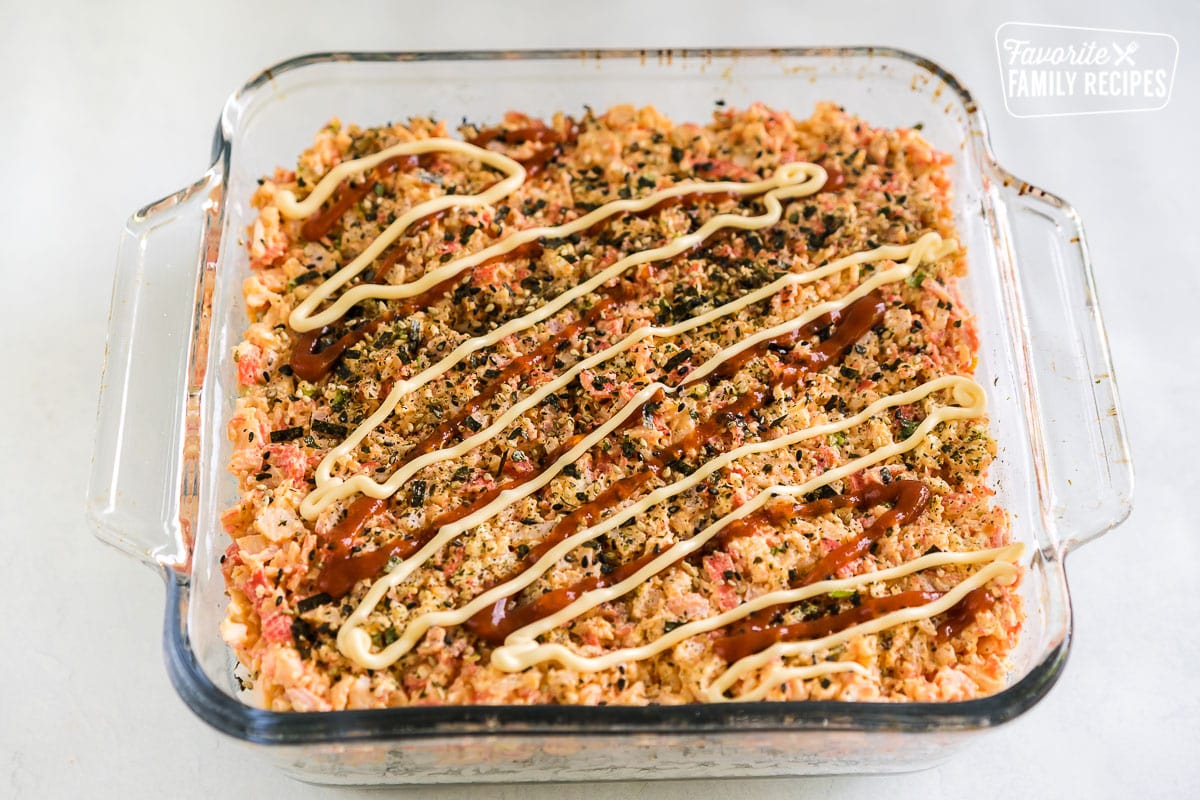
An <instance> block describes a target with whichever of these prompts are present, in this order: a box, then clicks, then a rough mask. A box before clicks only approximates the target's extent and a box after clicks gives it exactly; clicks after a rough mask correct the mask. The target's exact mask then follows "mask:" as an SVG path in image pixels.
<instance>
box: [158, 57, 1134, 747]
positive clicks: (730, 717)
mask: <svg viewBox="0 0 1200 800" xmlns="http://www.w3.org/2000/svg"><path fill="white" fill-rule="evenodd" d="M651 55H654V56H660V57H670V56H672V55H675V56H680V57H692V56H694V57H699V58H707V57H712V58H733V57H745V58H758V59H761V58H785V57H794V58H818V57H819V58H863V57H880V58H886V59H894V60H899V61H904V62H908V63H909V64H910V65H912V66H915V67H917V68H920V69H922V70H924V71H925V72H927V73H929V75H930V77H932V78H935V79H938V80H940V81H941V82H942V84H943V85H944V87H945V88H946V89H949V90H951V91H952V92H954V93H955V95H956V96H957V98H958V100H959V101H960V102H961V104H962V109H963V112H964V114H965V115H966V118H965V120H964V126H965V127H966V128H967V129H968V130H969V131H970V132H971V133H972V134H974V135H975V138H976V139H977V140H978V141H977V143H976V144H975V145H974V146H973V148H972V149H974V152H975V154H977V156H978V157H979V158H980V159H981V161H982V163H981V166H986V167H987V168H988V169H990V170H992V171H993V172H994V174H995V175H997V176H1000V177H1001V178H1003V179H1005V181H1006V182H1008V181H1010V180H1011V182H1013V183H1016V184H1019V185H1020V186H1021V187H1022V191H1026V190H1033V191H1036V192H1038V194H1039V195H1040V196H1042V197H1043V198H1044V199H1046V200H1048V201H1050V202H1052V203H1054V204H1055V205H1057V206H1059V207H1060V208H1061V209H1063V210H1064V211H1066V212H1068V213H1070V214H1074V210H1073V209H1072V208H1071V206H1070V205H1069V204H1068V203H1066V202H1065V201H1063V200H1061V198H1058V197H1056V196H1055V195H1053V194H1051V193H1049V192H1045V191H1043V190H1041V189H1036V188H1035V187H1033V186H1032V185H1030V184H1028V183H1026V182H1024V181H1019V180H1017V179H1016V178H1015V177H1013V176H1012V175H1011V174H1010V173H1008V172H1007V170H1005V169H1004V168H1003V167H1002V166H1001V165H1000V164H999V163H998V162H997V160H996V158H995V154H994V153H993V151H992V147H991V141H990V138H989V135H988V130H987V126H986V123H985V121H984V119H983V116H982V114H981V112H980V110H979V108H978V106H977V105H976V103H975V101H974V99H973V98H972V96H971V94H970V92H969V91H968V90H967V89H966V88H965V87H964V86H963V85H962V84H961V83H960V82H959V81H958V80H957V78H955V77H954V75H953V74H951V73H950V72H948V71H947V70H945V69H944V68H942V67H941V66H939V65H938V64H937V63H935V62H933V61H931V60H930V59H927V58H925V57H923V56H919V55H917V54H915V53H911V52H909V51H906V50H903V49H898V48H893V47H879V46H868V45H864V46H820V47H770V48H726V47H702V48H599V49H596V48H587V49H578V48H567V49H533V50H446V51H328V52H314V53H307V54H303V55H299V56H296V57H293V58H290V59H287V60H284V61H281V62H279V63H277V64H274V65H272V66H270V67H267V68H266V69H264V70H262V71H261V72H260V73H259V74H257V75H256V76H254V77H253V78H251V79H250V80H249V81H247V82H246V83H245V84H243V86H242V87H241V88H239V89H238V90H237V91H236V92H234V93H233V94H232V95H231V96H230V97H229V98H228V100H227V101H226V103H225V105H224V107H223V109H222V112H221V116H220V119H219V121H218V124H217V127H216V131H215V135H214V139H213V148H212V159H211V163H212V165H213V166H218V165H223V166H226V167H227V166H228V164H229V160H230V158H231V153H232V148H233V139H234V137H235V135H236V133H237V125H238V121H239V114H238V112H239V110H240V108H241V105H242V103H243V102H244V101H245V100H246V99H247V98H248V97H249V96H250V95H251V94H252V93H253V92H255V91H256V90H258V89H259V88H260V87H262V86H264V85H266V84H269V83H270V82H272V81H273V80H274V79H275V78H277V77H278V76H280V75H282V74H284V73H287V72H292V71H295V70H299V69H302V68H304V67H308V66H313V65H319V64H329V63H364V62H365V63H371V62H377V63H393V62H421V61H429V62H434V61H489V60H490V61H495V60H563V59H572V60H575V59H580V58H593V59H603V58H612V59H629V58H643V59H644V58H647V57H649V56H651ZM976 148H977V149H976ZM210 169H211V167H210ZM228 175H229V171H228V169H224V170H222V176H221V184H222V186H223V185H224V184H225V182H226V181H227V180H228ZM222 194H223V193H222ZM172 199H173V198H167V199H166V200H163V201H159V202H157V203H152V204H150V205H149V206H147V207H146V208H145V209H143V210H142V211H141V212H139V214H146V213H148V212H150V211H151V210H152V209H154V208H156V207H159V206H161V205H162V204H163V203H169V202H171V200H172ZM221 206H222V211H221V214H220V216H221V217H222V218H223V216H224V211H223V208H224V199H222V201H221ZM209 236H210V237H215V240H216V243H217V244H219V243H220V240H221V238H222V226H221V225H220V224H218V225H216V226H214V229H212V230H210V231H209ZM1117 524H1119V521H1118V523H1117ZM1063 556H1065V548H1063V549H1061V550H1059V552H1058V553H1057V558H1058V559H1059V565H1058V567H1057V569H1058V570H1060V571H1061V570H1062V562H1061V559H1062V557H1063ZM190 560H191V559H190V557H189V558H188V559H187V564H188V566H190ZM162 572H163V576H164V580H165V583H166V591H167V598H166V600H167V602H166V606H167V608H166V611H167V613H166V615H165V620H164V630H163V638H164V642H163V644H164V655H165V659H166V662H167V668H168V674H169V676H170V679H171V681H172V683H173V684H174V686H175V689H176V691H177V692H178V693H179V695H180V697H181V699H183V700H184V702H185V703H186V704H187V705H188V706H189V707H190V708H191V709H192V710H193V711H194V712H195V713H196V714H197V715H198V716H199V717H200V718H201V719H203V720H204V721H205V722H207V723H208V724H209V725H211V726H212V727H214V728H216V729H217V730H220V731H221V732H223V733H226V734H228V735H230V736H233V737H235V738H238V739H241V740H244V741H247V742H251V743H256V744H268V745H307V744H322V743H348V742H363V741H371V742H374V741H386V740H397V739H409V738H422V739H428V738H437V737H443V736H489V737H491V736H522V735H524V736H529V735H544V734H555V735H566V734H584V735H611V734H622V733H644V734H656V733H658V734H673V735H682V734H701V733H717V734H739V733H755V732H764V731H773V730H779V731H782V730H786V731H791V732H802V731H817V730H822V731H852V732H864V733H865V732H872V731H892V732H905V733H948V732H966V731H973V730H978V729H981V728H988V727H993V726H995V725H999V724H1002V723H1004V722H1008V721H1010V720H1012V719H1015V718H1016V717H1018V716H1020V715H1021V714H1023V713H1024V712H1025V711H1027V710H1028V709H1029V708H1031V707H1032V706H1033V705H1035V704H1036V703H1037V702H1038V701H1039V700H1040V699H1041V698H1042V697H1043V696H1045V694H1046V693H1047V692H1048V691H1049V690H1050V688H1051V687H1052V686H1053V685H1054V683H1055V682H1056V681H1057V680H1058V678H1059V677H1060V676H1061V673H1062V670H1063V667H1064V666H1065V663H1066V659H1067V655H1068V652H1069V649H1070V640H1071V636H1072V627H1073V620H1072V615H1071V609H1070V603H1069V593H1066V592H1064V594H1065V597H1066V600H1067V604H1066V614H1067V620H1066V623H1067V624H1066V626H1065V630H1064V634H1063V636H1062V639H1061V640H1060V641H1058V642H1057V643H1056V644H1055V645H1054V646H1053V647H1051V648H1049V650H1048V652H1047V653H1046V654H1045V656H1044V657H1043V658H1042V659H1041V660H1040V661H1039V662H1038V663H1037V664H1035V665H1034V666H1033V667H1032V668H1031V669H1030V670H1029V671H1028V672H1027V673H1026V674H1025V675H1024V676H1022V677H1021V678H1020V679H1019V680H1018V681H1016V682H1015V683H1013V684H1012V685H1010V686H1007V687H1006V688H1005V689H1003V690H1001V691H1000V692H997V693H996V694H993V695H989V696H987V697H983V698H978V699H974V700H966V701H953V702H936V703H935V702H911V703H883V702H842V701H790V702H787V701H784V702H733V703H722V704H703V703H697V704H688V705H678V706H663V705H651V706H618V705H609V706H571V705H495V706H492V705H475V706H460V705H445V706H414V707H400V708H387V709H368V710H344V711H318V712H294V711H289V712H279V711H270V710H266V709H260V708H254V707H252V706H249V705H246V704H245V703H243V702H241V701H240V700H239V699H237V698H236V697H233V696H231V695H229V694H228V693H226V692H224V691H222V690H221V689H220V688H219V687H218V686H216V685H215V683H214V682H213V681H212V680H211V679H210V678H209V676H208V675H207V674H206V673H205V671H204V669H203V668H202V667H201V665H200V664H199V661H198V659H197V658H196V655H195V653H194V651H193V650H192V648H191V644H190V640H189V637H188V632H187V606H188V598H189V588H190V587H189V577H188V574H187V572H188V570H186V569H184V570H181V569H178V568H176V569H171V568H166V567H164V568H163V570H162ZM1062 579H1063V580H1064V581H1065V577H1064V578H1062ZM1064 589H1065V586H1064Z"/></svg>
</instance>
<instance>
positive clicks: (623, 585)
mask: <svg viewBox="0 0 1200 800" xmlns="http://www.w3.org/2000/svg"><path fill="white" fill-rule="evenodd" d="M941 390H949V391H950V392H951V393H952V396H953V397H954V399H955V401H956V402H959V403H961V405H958V406H940V407H938V408H935V409H934V410H933V411H932V412H931V413H930V414H929V415H928V416H927V417H926V418H925V419H924V420H923V421H922V422H921V424H920V425H919V426H918V427H917V429H916V430H915V431H914V432H913V433H912V434H911V435H910V436H909V437H908V438H907V439H904V440H902V441H900V442H893V443H892V444H890V445H887V446H885V447H882V448H879V449H877V450H875V451H873V452H872V453H869V454H867V455H865V456H860V457H859V458H856V459H854V460H852V461H849V462H847V463H846V464H843V465H842V466H840V467H836V468H834V469H831V470H828V471H827V472H825V473H823V474H822V475H820V476H818V477H816V478H813V479H811V480H809V481H806V482H805V483H802V484H799V485H797V486H773V487H771V488H769V489H767V490H765V491H763V492H760V493H759V494H758V495H756V496H755V497H754V498H752V499H751V500H750V501H748V502H747V503H745V504H744V505H742V506H741V507H740V508H738V509H737V510H735V511H733V512H731V513H729V514H727V515H726V516H724V517H722V518H721V519H719V520H717V521H716V522H714V523H712V524H711V525H709V526H708V527H707V528H705V529H704V530H703V531H701V532H700V533H698V534H696V535H695V536H693V537H692V538H690V539H687V540H684V541H682V542H678V543H676V544H675V545H673V546H672V547H670V548H668V549H667V550H665V551H664V552H663V553H662V554H660V555H659V556H658V557H657V558H656V559H655V560H653V561H651V562H650V563H649V564H647V565H646V566H645V567H643V568H642V569H641V570H639V571H638V572H637V573H636V574H635V575H633V576H631V577H630V578H628V579H626V580H624V581H621V582H620V583H617V584H614V585H613V586H610V587H605V588H603V589H596V590H593V591H591V592H586V593H585V594H583V595H582V596H580V597H579V598H578V599H577V600H576V601H575V602H573V603H571V604H570V605H568V606H566V607H564V608H562V609H560V610H559V611H557V612H556V613H554V614H552V615H550V616H547V617H545V618H543V619H541V620H538V621H537V622H534V623H532V624H531V625H528V626H526V627H524V628H521V629H520V630H518V631H514V632H513V633H512V634H511V635H510V636H509V637H508V638H507V639H506V640H505V644H504V646H503V647H500V648H497V649H496V650H495V651H493V654H492V663H493V664H495V665H496V666H497V667H498V668H500V669H505V670H520V669H524V668H525V667H526V666H529V665H532V664H534V663H537V661H538V660H540V659H539V658H538V654H539V653H540V652H543V651H539V650H538V648H539V647H545V646H546V645H539V644H537V642H536V641H535V640H536V637H538V636H540V635H541V634H543V633H545V632H546V631H548V630H550V629H552V628H555V627H558V626H559V625H561V624H564V623H565V622H568V621H569V620H571V619H573V618H574V617H576V616H578V615H580V614H582V613H583V612H585V611H587V610H589V609H591V608H594V607H595V606H597V605H600V604H601V603H605V602H608V601H609V600H613V599H616V598H617V597H620V596H621V595H623V594H626V593H627V592H629V591H632V590H633V589H634V588H636V587H637V586H638V585H640V584H641V583H643V582H644V581H646V580H648V579H649V578H651V577H652V576H654V575H655V574H657V573H658V572H661V571H662V570H664V569H666V568H667V567H668V566H670V565H671V564H673V563H674V562H675V561H678V560H679V559H681V558H683V557H684V556H686V555H688V554H690V553H693V552H695V551H696V550H698V549H699V548H701V547H703V546H704V544H705V543H706V542H708V540H709V539H711V538H712V537H714V536H716V535H717V533H719V532H720V531H721V530H722V529H723V528H724V527H725V526H727V525H729V524H730V523H732V522H734V521H735V520H738V519H741V518H742V517H744V516H747V515H748V514H751V513H753V512H754V511H757V510H758V509H759V508H761V507H762V506H763V505H765V504H766V502H767V501H768V500H770V499H771V498H772V497H774V496H779V495H787V496H797V495H802V494H806V493H807V492H811V491H813V490H814V489H816V488H818V487H820V486H824V485H826V484H829V483H832V482H833V481H835V480H838V479H840V478H844V477H846V476H847V475H850V474H852V473H854V472H857V471H858V470H861V469H865V468H867V467H869V466H871V465H873V464H876V463H878V462H880V461H883V460H885V459H888V458H891V457H893V456H896V455H899V454H901V453H904V452H907V451H908V450H911V449H912V448H913V447H916V446H917V444H919V443H920V442H921V441H922V440H923V439H924V437H925V436H926V435H927V434H928V433H929V431H931V430H932V429H933V428H934V427H935V426H936V425H938V424H940V423H941V422H942V421H944V420H950V419H964V418H971V417H976V416H979V415H980V414H982V413H983V408H984V397H983V391H982V390H981V389H980V388H979V386H978V385H977V384H976V383H974V382H973V381H970V380H968V379H966V378H962V377H958V376H944V377H941V378H936V379H934V380H932V381H928V382H926V383H924V384H922V385H921V386H918V387H916V388H914V389H910V390H909V391H907V392H902V393H900V394H895V395H889V396H887V397H883V398H880V399H879V400H876V401H875V402H874V403H872V404H871V405H869V406H867V407H866V408H864V409H863V410H862V411H860V412H859V413H858V414H855V415H853V416H850V417H846V418H844V419H841V420H837V421H835V422H830V423H826V424H824V425H817V426H813V427H811V428H807V429H805V430H801V431H797V432H795V433H792V434H788V435H787V436H781V437H779V438H778V439H768V440H765V441H759V442H752V443H750V444H745V445H742V446H741V447H738V448H736V449H734V450H730V451H728V452H726V453H723V454H721V455H720V456H717V457H716V458H714V459H712V460H710V461H708V462H706V463H705V464H703V465H702V466H701V467H700V468H699V469H697V470H696V471H695V472H693V473H692V474H691V475H688V476H686V477H684V478H682V479H681V480H678V481H675V482H674V483H671V484H668V485H666V486H662V487H659V488H658V489H655V490H654V491H653V492H650V493H649V494H647V495H646V496H645V497H643V498H641V499H640V500H638V501H637V502H636V503H633V504H631V505H629V506H626V507H625V508H624V509H622V510H620V511H618V512H617V513H615V514H613V515H611V516H609V517H607V518H606V519H604V520H603V521H601V522H599V523H597V524H596V525H593V526H590V527H587V528H584V529H583V530H581V531H579V532H577V533H575V534H574V535H572V536H570V537H568V538H566V539H564V540H563V541H561V542H559V543H558V544H557V545H555V546H554V547H553V548H551V549H550V550H548V551H547V552H546V553H545V554H544V555H543V556H542V558H540V559H539V560H538V561H537V563H536V564H534V565H533V566H532V567H530V568H529V569H527V570H525V571H524V572H522V573H521V574H520V575H518V576H517V577H515V578H513V579H512V580H510V581H507V582H505V583H503V584H501V585H499V586H496V587H493V588H492V589H489V590H488V591H487V592H484V593H483V594H481V595H479V596H478V597H477V598H475V599H474V600H472V601H471V602H470V603H468V604H467V605H465V606H463V607H461V608H458V609H452V610H447V611H436V612H429V613H426V614H422V615H420V616H418V617H415V618H414V619H412V620H410V621H409V623H408V625H406V626H405V629H404V631H402V632H401V634H400V637H399V638H398V639H397V640H396V641H395V642H392V643H391V644H390V645H388V646H387V647H385V648H384V649H383V650H381V651H379V652H378V653H373V652H371V638H370V636H369V635H368V634H367V632H366V631H364V630H363V629H362V627H361V626H362V624H363V623H365V622H366V620H367V617H368V616H369V615H370V613H371V612H372V611H373V610H374V609H375V607H376V606H377V605H378V603H379V602H380V600H382V598H383V596H384V594H386V593H387V592H388V590H389V589H391V588H392V587H394V586H396V585H398V584H399V583H401V582H402V581H403V580H405V579H406V578H407V577H408V576H409V575H411V574H412V572H413V571H415V570H416V568H417V567H419V566H420V564H421V563H423V562H424V560H425V559H427V558H429V556H431V555H432V554H433V552H434V549H433V548H432V545H433V544H434V543H435V542H436V543H438V547H440V546H441V545H442V544H444V543H445V542H448V541H449V540H450V539H451V538H452V537H453V536H456V535H457V534H458V533H459V532H461V530H466V527H461V530H460V526H461V525H462V523H461V522H459V523H455V524H453V525H449V526H446V527H443V528H442V529H441V530H440V531H439V532H438V535H437V536H436V537H435V539H434V540H431V542H430V543H429V545H426V547H425V548H422V549H421V551H420V552H418V553H417V554H415V555H414V556H413V557H412V558H411V559H409V560H407V561H403V562H401V563H400V564H399V565H398V566H397V567H396V568H395V569H394V570H393V571H392V572H390V573H388V574H387V575H385V576H383V577H382V578H380V579H379V580H378V581H376V582H375V584H374V585H372V586H371V588H370V590H368V592H367V594H366V596H365V597H364V598H363V600H362V602H361V603H360V604H359V605H358V607H357V608H356V609H355V610H354V611H353V612H352V613H351V614H350V616H349V617H348V618H347V619H346V621H345V623H343V625H342V627H341V629H340V630H339V631H338V639H337V641H338V648H339V649H340V650H341V652H342V654H343V655H345V656H346V657H347V658H350V659H351V660H353V661H355V662H356V663H358V664H359V665H361V666H364V667H368V668H370V669H382V668H384V667H386V666H388V665H390V664H392V663H394V662H395V661H396V659H398V658H400V657H401V656H402V655H404V654H405V653H406V652H408V651H409V650H411V649H412V647H413V646H415V645H416V643H417V642H418V641H420V638H421V637H422V636H424V634H425V632H426V631H427V630H428V629H429V628H430V627H432V626H433V625H457V624H461V623H462V622H464V621H466V620H467V619H469V618H470V617H471V616H472V615H473V614H475V613H476V612H478V611H479V610H481V609H483V608H486V607H487V606H488V605H490V604H491V603H494V602H495V601H496V600H498V599H500V598H501V597H507V596H508V595H510V594H513V593H514V592H516V591H520V590H521V589H523V588H525V587H526V586H528V585H529V584H530V583H532V582H533V581H534V580H536V579H537V577H538V576H539V575H541V574H543V573H544V572H546V571H547V570H548V569H550V568H551V567H553V566H554V564H556V563H557V562H558V560H559V559H560V558H562V556H564V555H566V554H567V553H568V552H570V551H571V550H572V549H573V548H575V547H577V546H579V545H581V544H583V543H584V542H586V541H589V540H591V539H595V538H597V537H599V536H602V535H604V534H605V533H607V532H608V531H610V530H613V529H615V528H617V527H619V526H620V525H621V524H622V523H623V522H625V521H626V520H628V519H632V518H634V517H636V516H637V515H639V514H643V513H645V511H646V510H648V509H649V508H650V507H651V506H654V505H656V504H657V503H661V502H663V501H665V500H668V499H670V498H671V497H674V496H675V495H677V494H680V493H681V492H684V491H687V490H688V489H690V488H692V487H693V486H696V485H697V484H698V483H700V482H701V481H703V480H704V479H705V478H707V477H708V476H709V475H711V474H713V473H714V472H716V471H717V470H719V469H721V468H723V467H724V466H726V465H727V464H729V463H731V462H733V461H734V460H735V459H737V458H741V457H743V456H747V455H753V454H756V453H765V452H770V451H772V450H777V449H781V448H786V447H790V446H792V445H795V444H797V443H799V442H801V441H804V440H806V439H810V438H813V437H817V436H824V435H828V434H831V433H837V432H839V431H842V430H846V429H848V428H851V427H853V426H855V425H859V424H862V423H863V422H865V421H866V420H868V419H870V418H871V417H872V416H874V415H875V414H878V413H879V412H880V411H882V410H884V409H886V408H893V407H896V406H902V405H908V404H910V403H915V402H918V401H920V400H922V399H923V398H925V397H927V396H928V395H930V394H932V393H934V392H937V391H941ZM643 391H644V390H643ZM633 407H634V406H633V401H631V403H630V404H628V405H627V406H626V409H631V408H633ZM618 416H621V417H622V418H624V417H626V416H628V414H627V412H625V411H622V412H618ZM564 458H566V456H564ZM561 461H562V459H560V461H558V462H555V464H554V465H553V466H552V467H551V469H552V470H557V469H561V467H560V466H559V465H560V463H561ZM562 466H565V464H562ZM521 488H523V486H522V487H518V491H519V490H520V489H521ZM492 505H495V503H493V504H491V505H489V506H488V508H491V506H492ZM485 510H487V509H481V510H480V512H477V514H476V515H472V518H473V517H475V516H478V515H479V514H482V512H483V511H485ZM467 519H471V518H467ZM473 524H478V523H473ZM448 531H449V532H450V534H449V535H446V534H447V532H448ZM522 665H524V666H522Z"/></svg>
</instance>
